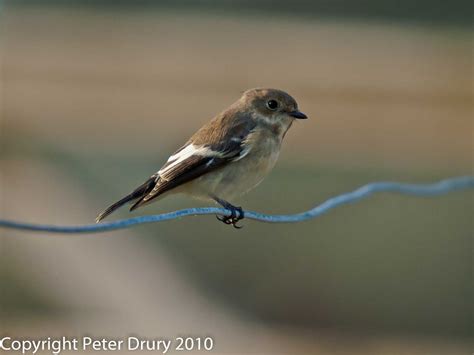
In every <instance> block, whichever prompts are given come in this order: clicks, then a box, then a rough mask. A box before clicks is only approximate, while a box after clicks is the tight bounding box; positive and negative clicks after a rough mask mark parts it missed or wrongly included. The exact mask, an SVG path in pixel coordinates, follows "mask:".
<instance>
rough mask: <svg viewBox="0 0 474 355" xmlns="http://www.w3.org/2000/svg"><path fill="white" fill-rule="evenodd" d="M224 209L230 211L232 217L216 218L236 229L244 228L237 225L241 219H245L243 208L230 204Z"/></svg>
mask: <svg viewBox="0 0 474 355" xmlns="http://www.w3.org/2000/svg"><path fill="white" fill-rule="evenodd" d="M224 208H226V209H228V210H230V216H216V218H217V219H218V220H219V221H221V222H223V223H225V224H231V225H232V226H233V227H234V228H236V229H240V228H242V227H243V226H238V225H237V222H239V221H240V220H241V219H244V217H245V216H244V211H243V210H242V207H236V206H233V205H231V204H228V205H226V206H224Z"/></svg>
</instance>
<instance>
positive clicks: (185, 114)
mask: <svg viewBox="0 0 474 355" xmlns="http://www.w3.org/2000/svg"><path fill="white" fill-rule="evenodd" d="M2 27H3V28H2V37H3V38H2V39H3V46H2V48H1V49H0V50H1V54H2V103H1V105H2V126H1V130H2V132H1V134H2V136H1V145H2V152H1V159H2V160H1V167H2V168H1V173H2V190H3V191H2V200H1V208H2V215H3V216H7V217H10V218H15V219H22V220H28V221H35V222H48V223H57V224H81V223H90V222H91V221H92V220H93V218H94V217H95V215H96V213H97V212H98V211H99V210H100V209H101V208H102V207H104V206H105V205H107V204H108V203H109V202H111V201H113V200H114V199H116V198H118V197H120V196H121V195H122V194H124V193H126V192H128V191H129V190H130V189H131V188H132V187H134V186H135V185H137V184H138V183H141V182H142V180H143V179H144V178H145V177H146V176H147V175H149V174H151V173H153V172H154V171H156V170H157V169H158V168H159V165H160V164H161V163H162V162H163V161H164V160H165V159H166V156H167V155H168V154H169V153H171V152H172V151H173V150H174V149H175V148H177V147H179V146H180V145H181V144H182V143H183V141H184V140H185V139H187V137H188V136H189V135H190V134H192V133H193V132H194V131H195V129H196V128H198V127H199V126H200V125H201V124H202V123H203V122H204V121H206V120H208V119H209V118H211V117H212V116H213V115H214V114H216V113H217V112H219V111H220V110H222V109H223V108H225V107H226V106H228V105H229V104H230V103H231V102H233V101H234V100H235V99H236V98H237V97H238V96H239V95H240V92H241V91H242V90H245V89H247V88H250V87H255V86H270V87H278V88H282V89H285V90H287V91H288V92H290V93H291V94H292V95H293V96H295V97H296V98H297V100H298V102H299V105H300V108H301V110H302V111H303V112H305V113H306V114H308V115H309V116H310V118H311V119H310V120H307V121H305V122H302V123H299V124H297V125H295V126H294V127H293V128H292V129H291V131H290V132H289V134H288V137H287V139H286V142H285V146H284V149H283V154H282V157H281V161H280V163H279V164H278V165H277V167H276V169H275V171H274V172H273V173H272V175H271V176H270V177H269V178H268V179H267V180H266V181H265V182H264V183H263V184H262V185H261V186H260V187H259V188H258V189H256V190H255V192H254V193H252V194H251V195H249V196H247V197H245V198H243V199H242V200H241V201H236V203H239V204H243V206H244V207H246V208H249V209H254V210H260V211H265V212H269V213H285V212H288V213H290V212H296V211H301V210H304V209H307V208H309V207H311V206H313V205H315V204H316V203H318V202H321V201H323V200H324V199H326V198H328V197H331V196H333V195H335V194H338V193H341V192H345V191H348V190H351V189H353V188H355V187H357V186H359V185H361V184H365V183H367V182H369V181H375V180H385V179H387V180H400V181H413V182H417V181H432V180H436V179H439V178H442V177H447V176H452V175H463V174H472V163H473V156H472V152H473V146H472V144H473V143H472V142H473V141H472V138H473V132H474V131H473V118H472V108H473V106H472V55H471V54H472V38H471V33H470V31H469V30H466V29H459V28H452V27H421V26H416V25H403V26H402V25H396V24H393V23H392V24H383V23H376V22H372V23H367V22H366V23H363V22H361V21H352V22H350V21H346V22H335V21H324V20H319V21H311V20H310V19H305V20H298V19H297V18H292V17H284V16H270V17H259V16H232V15H230V14H229V15H224V14H219V15H216V14H215V15H212V14H203V13H198V12H182V11H181V12H177V11H176V12H175V11H171V10H166V11H164V10H159V9H155V10H153V11H149V12H147V13H145V12H139V11H136V12H125V11H120V12H119V11H117V12H114V11H105V10H103V11H100V10H87V9H72V8H68V9H46V10H45V9H44V8H40V7H36V8H35V7H14V6H8V7H7V8H6V9H5V12H4V14H3V19H2ZM194 205H199V203H198V202H195V201H192V200H189V199H186V198H184V197H182V198H176V199H169V200H163V202H162V203H160V204H157V205H154V206H150V207H149V208H147V209H144V210H142V211H140V212H139V214H142V213H158V212H163V211H168V210H173V209H176V208H184V207H189V206H194ZM473 212H474V211H473V194H472V192H462V193H456V194H453V195H450V196H446V197H440V198H436V199H413V198H407V197H400V196H393V195H388V194H383V195H381V196H376V197H374V198H371V199H370V200H367V201H365V202H362V203H361V204H358V205H354V206H347V207H344V208H341V209H339V210H337V211H334V212H332V213H331V214H329V215H326V216H323V217H322V218H320V219H318V220H315V221H311V222H307V223H301V224H297V225H263V224H258V223H254V222H251V221H244V222H245V223H244V224H245V228H244V229H243V230H241V231H234V230H231V229H229V228H226V226H223V225H221V224H218V223H217V222H216V221H214V220H213V218H210V217H209V218H189V219H183V220H180V221H172V222H169V223H165V224H160V225H153V226H146V227H139V228H135V229H134V230H131V231H126V232H120V233H111V234H110V235H108V236H102V237H101V236H93V237H89V236H82V237H64V238H63V237H47V236H42V237H39V236H33V235H28V236H24V235H16V234H13V233H11V232H4V231H1V232H0V233H3V234H4V235H2V258H1V261H0V275H1V276H0V277H1V280H2V284H3V285H6V287H5V288H4V289H3V290H2V293H1V294H0V305H1V307H0V308H1V311H2V316H3V318H4V324H5V329H6V332H7V333H15V334H21V335H30V336H31V335H34V336H39V335H41V334H43V335H44V334H48V335H50V334H61V335H62V334H63V333H64V332H67V333H68V334H78V333H79V334H82V333H85V332H88V333H91V332H94V331H97V332H100V333H101V334H104V335H110V336H112V335H123V334H130V333H139V334H143V335H149V336H158V335H165V336H171V335H174V334H177V333H180V332H184V333H190V334H196V333H198V334H199V332H204V333H206V334H207V333H210V334H212V335H213V336H214V337H215V338H216V339H217V340H218V341H220V343H219V349H218V350H219V351H220V352H223V353H231V352H232V353H242V352H245V353H252V352H254V353H269V354H272V353H278V352H280V353H302V354H303V353H316V352H317V353H322V354H425V353H427V354H428V353H429V354H457V353H459V354H461V353H463V352H465V353H467V351H468V349H469V337H470V331H469V328H470V315H471V313H472V312H471V311H472V308H471V303H472V286H471V283H472V280H471V272H470V268H471V262H470V259H471V248H470V245H471V238H472V231H473V228H472V227H473V226H472V216H473ZM128 215H129V214H128V213H127V211H122V212H120V213H119V214H118V216H117V217H116V218H118V217H126V216H128ZM13 235H15V238H12V237H13ZM68 238H69V239H68ZM2 327H3V326H2ZM2 333H3V331H2ZM244 350H245V351H244ZM247 350H250V351H247Z"/></svg>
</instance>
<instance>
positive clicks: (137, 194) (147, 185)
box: [95, 176, 156, 223]
mask: <svg viewBox="0 0 474 355" xmlns="http://www.w3.org/2000/svg"><path fill="white" fill-rule="evenodd" d="M155 185H156V177H155V176H152V177H151V178H149V179H148V180H147V181H145V182H144V183H143V184H142V185H140V186H139V187H137V188H136V189H135V190H134V191H133V192H132V193H131V194H129V195H127V196H125V197H124V198H122V199H121V200H119V201H117V202H115V203H114V204H113V205H111V206H110V207H107V209H105V210H104V211H103V212H102V213H101V214H99V215H98V216H97V218H96V219H95V222H96V223H99V222H100V221H101V220H103V219H104V218H105V217H107V216H108V215H109V214H111V213H112V212H114V211H115V210H116V209H118V208H120V207H122V206H123V205H125V204H126V203H127V202H130V201H133V200H136V199H138V198H142V197H143V196H146V195H147V194H148V193H149V192H150V191H151V190H153V188H154V187H155Z"/></svg>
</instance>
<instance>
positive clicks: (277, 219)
mask: <svg viewBox="0 0 474 355" xmlns="http://www.w3.org/2000/svg"><path fill="white" fill-rule="evenodd" d="M470 188H474V176H462V177H455V178H450V179H445V180H441V181H439V182H437V183H433V184H404V183H399V182H374V183H370V184H367V185H364V186H361V187H359V188H358V189H356V190H354V191H352V192H348V193H345V194H342V195H339V196H335V197H332V198H330V199H329V200H327V201H325V202H323V203H322V204H320V205H318V206H316V207H314V208H312V209H310V210H308V211H305V212H302V213H297V214H292V215H267V214H263V213H259V212H254V211H245V218H248V219H253V220H256V221H261V222H267V223H294V222H301V221H306V220H308V219H312V218H315V217H318V216H321V215H322V214H324V213H326V212H328V211H329V210H331V209H333V208H336V207H339V206H341V205H344V204H348V203H353V202H357V201H359V200H361V199H363V198H366V197H369V196H370V195H372V194H374V193H378V192H395V193H399V194H403V195H411V196H421V197H431V196H438V195H443V194H446V193H449V192H452V191H457V190H463V189H470ZM208 214H214V215H215V214H220V215H230V211H229V210H226V209H224V208H216V207H204V208H188V209H184V210H179V211H174V212H169V213H163V214H159V215H151V216H141V217H134V218H129V219H123V220H118V221H114V222H105V223H99V224H89V225H83V226H53V225H43V224H31V223H23V222H16V221H10V220H2V219H0V227H3V228H11V229H18V230H24V231H34V232H49V233H100V232H107V231H112V230H117V229H124V228H130V227H132V226H135V225H137V224H145V223H155V222H163V221H169V220H171V219H175V218H180V217H185V216H197V215H208Z"/></svg>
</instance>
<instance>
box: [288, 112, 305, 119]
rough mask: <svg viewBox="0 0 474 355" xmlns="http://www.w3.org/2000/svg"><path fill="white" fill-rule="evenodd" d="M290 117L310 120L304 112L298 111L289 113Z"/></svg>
mask: <svg viewBox="0 0 474 355" xmlns="http://www.w3.org/2000/svg"><path fill="white" fill-rule="evenodd" d="M289 115H290V116H291V117H294V118H298V119H300V120H304V119H306V118H308V116H306V115H305V114H304V113H303V112H300V111H298V110H296V111H291V112H289Z"/></svg>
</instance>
